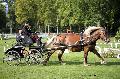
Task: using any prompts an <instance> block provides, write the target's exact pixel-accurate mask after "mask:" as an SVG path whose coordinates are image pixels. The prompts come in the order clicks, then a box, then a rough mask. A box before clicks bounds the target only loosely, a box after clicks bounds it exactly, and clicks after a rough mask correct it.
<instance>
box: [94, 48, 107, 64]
mask: <svg viewBox="0 0 120 79" xmlns="http://www.w3.org/2000/svg"><path fill="white" fill-rule="evenodd" d="M92 52H93V53H94V54H96V55H97V56H98V57H99V58H100V59H101V64H106V62H105V60H104V59H103V57H101V56H100V54H99V53H98V52H97V50H96V49H94V50H92Z"/></svg>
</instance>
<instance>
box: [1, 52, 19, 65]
mask: <svg viewBox="0 0 120 79" xmlns="http://www.w3.org/2000/svg"><path fill="white" fill-rule="evenodd" d="M3 61H4V62H6V63H7V64H8V65H18V64H19V63H20V61H21V58H20V55H19V53H18V52H17V51H9V52H8V53H7V54H6V56H5V57H4V58H3Z"/></svg>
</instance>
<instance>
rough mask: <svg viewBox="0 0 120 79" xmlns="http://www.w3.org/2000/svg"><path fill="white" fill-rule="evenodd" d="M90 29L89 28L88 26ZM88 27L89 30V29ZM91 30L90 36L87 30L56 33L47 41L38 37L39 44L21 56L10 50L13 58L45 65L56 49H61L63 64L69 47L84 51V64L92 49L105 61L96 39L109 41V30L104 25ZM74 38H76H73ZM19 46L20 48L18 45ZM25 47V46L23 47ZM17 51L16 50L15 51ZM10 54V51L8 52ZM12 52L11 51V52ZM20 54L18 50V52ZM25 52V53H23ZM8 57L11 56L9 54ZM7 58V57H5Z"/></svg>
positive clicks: (60, 60)
mask: <svg viewBox="0 0 120 79" xmlns="http://www.w3.org/2000/svg"><path fill="white" fill-rule="evenodd" d="M88 29H89V28H88ZM88 29H87V31H88ZM89 30H90V31H89V32H90V33H89V34H90V37H89V38H88V37H87V36H86V35H87V34H85V32H84V33H83V34H75V33H67V34H66V33H65V34H64V33H63V34H59V35H55V36H53V37H52V38H51V39H49V40H48V41H47V42H46V43H42V42H41V39H42V38H39V39H37V43H38V44H37V46H29V51H27V52H28V54H27V55H25V56H23V57H22V56H20V53H19V56H17V57H16V55H15V56H14V55H13V53H14V51H13V50H10V52H12V55H13V56H14V57H15V58H12V59H13V60H20V59H21V58H25V59H26V62H31V60H33V61H32V62H33V63H42V64H44V65H46V64H47V62H48V61H49V58H50V57H51V55H52V54H53V53H54V52H55V51H56V50H60V52H59V53H58V59H59V62H60V63H61V64H62V63H63V61H62V55H63V53H64V51H65V49H69V50H71V51H73V52H74V51H75V52H76V51H79V52H80V51H84V66H88V64H87V56H88V52H89V51H91V52H93V53H94V54H96V55H97V56H98V57H99V58H100V59H101V63H102V64H103V63H105V61H104V59H103V58H102V57H101V56H100V54H99V53H98V52H97V50H96V49H95V46H96V41H97V40H98V39H102V40H103V41H105V42H107V43H108V42H109V41H110V40H109V38H108V34H107V31H106V30H105V29H104V28H103V27H99V28H97V29H94V30H93V28H91V29H89ZM73 38H74V39H73ZM18 48H20V47H19V46H18ZM23 48H24V47H23ZM23 48H22V50H23V52H24V51H26V50H25V49H23ZM15 53H16V51H15ZM8 54H9V53H8ZM10 54H11V53H10ZM17 54H18V52H17ZM22 54H23V53H22ZM7 57H8V59H11V58H9V56H7ZM5 60H6V58H5ZM8 61H9V60H8ZM10 61H11V60H10Z"/></svg>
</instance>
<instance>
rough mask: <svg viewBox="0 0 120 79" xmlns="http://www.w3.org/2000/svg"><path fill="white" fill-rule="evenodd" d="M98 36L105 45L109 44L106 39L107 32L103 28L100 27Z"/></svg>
mask: <svg viewBox="0 0 120 79" xmlns="http://www.w3.org/2000/svg"><path fill="white" fill-rule="evenodd" d="M99 34H100V39H102V40H103V41H105V42H106V43H108V42H110V39H109V37H108V32H107V30H106V29H104V28H103V27H101V29H99Z"/></svg>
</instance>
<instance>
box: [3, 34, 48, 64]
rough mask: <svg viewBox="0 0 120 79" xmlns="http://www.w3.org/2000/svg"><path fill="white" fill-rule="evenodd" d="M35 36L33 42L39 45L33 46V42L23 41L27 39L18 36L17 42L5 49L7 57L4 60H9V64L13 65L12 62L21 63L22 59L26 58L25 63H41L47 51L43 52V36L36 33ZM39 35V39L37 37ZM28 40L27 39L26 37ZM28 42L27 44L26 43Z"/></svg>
mask: <svg viewBox="0 0 120 79" xmlns="http://www.w3.org/2000/svg"><path fill="white" fill-rule="evenodd" d="M34 35H35V36H33V35H32V37H33V38H32V39H34V40H33V44H34V43H35V42H36V43H37V46H32V45H30V44H31V43H29V42H26V43H25V41H23V40H24V39H26V38H25V37H24V39H23V38H22V39H18V38H16V39H17V40H18V41H17V44H15V45H14V46H12V47H11V48H8V49H7V50H6V51H5V53H4V54H5V57H4V58H3V62H7V64H9V65H12V64H16V65H18V64H20V63H21V62H22V60H24V62H25V63H27V64H32V63H36V64H39V63H41V62H42V60H43V57H44V55H46V54H45V53H44V54H43V52H44V50H43V46H42V45H43V44H41V37H39V38H38V36H37V35H36V34H34ZM36 37H37V39H36ZM26 40H27V39H26ZM26 44H27V45H26ZM28 45H29V46H28Z"/></svg>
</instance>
